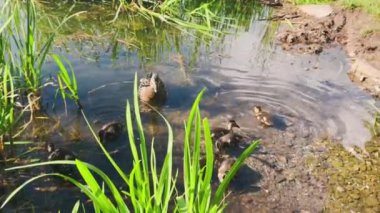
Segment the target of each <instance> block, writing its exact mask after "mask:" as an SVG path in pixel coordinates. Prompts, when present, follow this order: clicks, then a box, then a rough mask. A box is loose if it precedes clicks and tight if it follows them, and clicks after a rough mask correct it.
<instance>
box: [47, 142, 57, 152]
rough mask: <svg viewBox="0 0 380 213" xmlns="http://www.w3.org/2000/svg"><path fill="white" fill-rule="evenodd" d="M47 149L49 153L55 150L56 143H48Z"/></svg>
mask: <svg viewBox="0 0 380 213" xmlns="http://www.w3.org/2000/svg"><path fill="white" fill-rule="evenodd" d="M46 149H47V151H48V152H49V153H52V152H54V149H55V147H54V144H52V143H48V144H47V147H46Z"/></svg>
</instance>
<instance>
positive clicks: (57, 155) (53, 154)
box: [47, 143, 77, 174]
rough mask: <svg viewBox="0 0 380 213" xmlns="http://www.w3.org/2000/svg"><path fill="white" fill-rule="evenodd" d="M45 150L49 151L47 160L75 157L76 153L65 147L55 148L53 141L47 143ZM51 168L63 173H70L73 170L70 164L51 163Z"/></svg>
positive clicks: (72, 158)
mask: <svg viewBox="0 0 380 213" xmlns="http://www.w3.org/2000/svg"><path fill="white" fill-rule="evenodd" d="M47 151H48V153H49V156H48V161H54V160H75V159H77V155H76V154H75V153H74V152H72V151H70V150H68V149H65V148H55V146H54V144H53V143H48V144H47ZM52 168H53V169H54V170H56V171H57V172H60V173H63V174H68V173H71V172H72V170H73V167H71V166H70V165H52Z"/></svg>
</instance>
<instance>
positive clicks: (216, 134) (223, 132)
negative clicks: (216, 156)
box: [211, 119, 240, 141]
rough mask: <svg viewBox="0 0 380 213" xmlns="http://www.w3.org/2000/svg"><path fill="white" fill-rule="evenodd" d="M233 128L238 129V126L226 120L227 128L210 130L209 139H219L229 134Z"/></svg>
mask: <svg viewBox="0 0 380 213" xmlns="http://www.w3.org/2000/svg"><path fill="white" fill-rule="evenodd" d="M234 127H237V128H240V126H239V125H238V124H237V123H236V121H235V120H232V119H231V120H228V123H227V128H222V127H217V128H214V129H212V130H211V139H212V140H213V141H215V140H217V139H219V138H220V137H222V136H223V135H226V134H227V133H229V132H231V131H232V129H233V128H234Z"/></svg>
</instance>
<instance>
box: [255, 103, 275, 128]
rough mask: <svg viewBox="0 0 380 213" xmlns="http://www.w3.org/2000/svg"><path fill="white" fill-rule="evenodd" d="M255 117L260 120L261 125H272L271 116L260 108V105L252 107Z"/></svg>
mask: <svg viewBox="0 0 380 213" xmlns="http://www.w3.org/2000/svg"><path fill="white" fill-rule="evenodd" d="M253 111H254V113H255V116H256V119H257V120H258V121H259V122H260V124H261V125H262V126H263V127H271V126H273V118H272V116H271V115H270V114H269V113H268V112H265V111H263V110H262V108H261V106H255V107H254V108H253Z"/></svg>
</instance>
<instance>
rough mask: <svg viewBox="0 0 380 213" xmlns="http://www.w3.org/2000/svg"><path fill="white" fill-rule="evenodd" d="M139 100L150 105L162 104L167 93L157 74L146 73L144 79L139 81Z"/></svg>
mask: <svg viewBox="0 0 380 213" xmlns="http://www.w3.org/2000/svg"><path fill="white" fill-rule="evenodd" d="M139 97H140V100H141V101H143V102H146V103H150V104H163V103H165V101H166V97H167V93H166V89H165V84H164V82H163V81H162V80H161V79H160V77H159V76H158V74H157V73H152V72H151V73H148V74H147V76H146V77H145V78H142V79H140V85H139Z"/></svg>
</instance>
